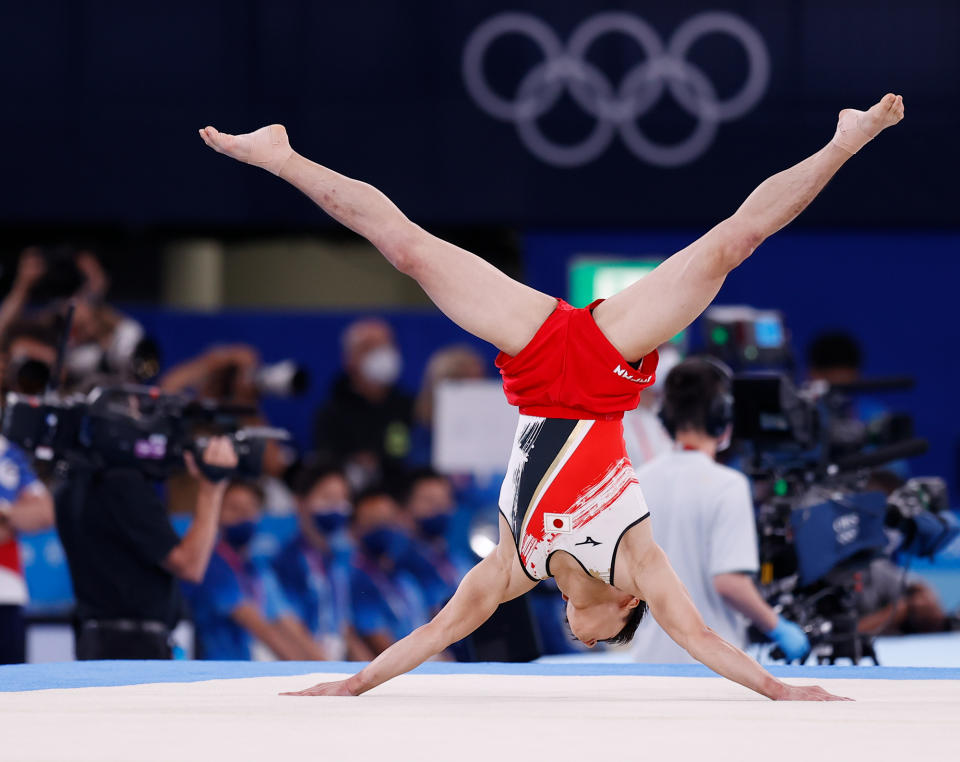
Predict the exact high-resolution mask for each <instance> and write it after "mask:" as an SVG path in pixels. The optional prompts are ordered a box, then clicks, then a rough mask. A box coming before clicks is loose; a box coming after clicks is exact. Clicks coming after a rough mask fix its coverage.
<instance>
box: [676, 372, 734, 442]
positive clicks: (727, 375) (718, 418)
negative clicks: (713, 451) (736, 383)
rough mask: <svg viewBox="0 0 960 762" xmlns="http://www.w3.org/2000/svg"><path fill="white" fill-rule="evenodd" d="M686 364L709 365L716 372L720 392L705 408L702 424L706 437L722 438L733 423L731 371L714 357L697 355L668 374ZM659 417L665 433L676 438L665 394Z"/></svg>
mask: <svg viewBox="0 0 960 762" xmlns="http://www.w3.org/2000/svg"><path fill="white" fill-rule="evenodd" d="M687 363H690V364H693V363H699V364H704V365H709V366H710V367H711V368H713V370H714V371H716V373H717V376H718V378H719V379H720V381H721V384H722V390H721V391H720V392H718V393H717V394H715V395H714V396H713V398H712V399H711V400H710V404H709V405H708V406H707V418H706V421H705V422H704V428H705V430H706V433H707V435H708V436H711V437H713V438H715V439H717V438H719V437H721V436H723V432H724V431H725V430H726V428H727V426H729V425H730V424H731V423H733V394H732V393H731V389H732V386H733V371H732V370H730V367H729V366H728V365H727V364H726V363H724V362H722V361H720V360H718V359H717V358H716V357H711V356H710V355H699V356H697V357H688V358H687V359H686V360H684V361H683V362H681V363H680V364H679V365H676V366H674V368H673V370H671V371H670V373H673V372H674V371H675V370H676V369H677V368H682V367H683V365H684V364H687ZM669 377H670V375H669V374H668V375H667V378H668V379H669ZM659 415H660V421H661V423H663V427H664V428H665V429H666V430H667V433H668V434H670V437H671V438H676V436H677V426H676V415H675V414H674V411H673V409H672V406H671V405H670V402H669V399H668V397H667V395H666V393H665V394H664V400H663V406H662V407H661V408H660V414H659Z"/></svg>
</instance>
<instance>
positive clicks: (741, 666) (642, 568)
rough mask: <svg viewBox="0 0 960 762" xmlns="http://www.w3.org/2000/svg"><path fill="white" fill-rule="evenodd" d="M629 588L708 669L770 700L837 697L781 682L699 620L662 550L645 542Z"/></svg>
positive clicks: (838, 698)
mask: <svg viewBox="0 0 960 762" xmlns="http://www.w3.org/2000/svg"><path fill="white" fill-rule="evenodd" d="M632 586H634V587H635V589H634V590H625V592H628V593H631V594H633V595H637V596H638V597H640V598H642V599H643V600H645V601H646V602H647V605H648V606H649V607H650V613H652V614H653V617H654V619H656V620H657V623H658V624H659V625H660V626H661V627H662V628H663V629H664V631H666V633H667V634H668V635H669V636H670V637H671V638H673V640H675V641H676V642H677V644H678V645H679V646H681V647H682V648H683V649H685V650H686V651H687V652H688V653H689V654H690V655H691V656H692V657H693V658H694V659H696V660H697V661H699V662H702V663H703V664H705V665H707V666H708V667H709V668H710V669H712V670H713V671H714V672H716V673H718V674H720V675H723V676H724V677H726V678H728V679H729V680H733V681H734V682H737V683H740V685H743V686H746V687H747V688H750V689H751V690H754V691H756V692H757V693H760V694H762V695H764V696H766V697H767V698H770V699H773V700H775V701H842V700H844V699H842V698H841V697H839V696H834V695H833V694H831V693H828V692H827V691H825V690H823V688H820V687H818V686H796V685H787V684H786V683H783V682H781V681H780V680H777V678H775V677H774V676H773V675H771V674H770V673H769V672H767V671H766V670H765V669H764V668H763V667H761V666H760V665H759V664H758V663H757V662H756V661H754V660H753V659H751V658H750V657H749V656H747V655H746V654H745V653H744V652H743V651H741V650H740V649H739V648H735V647H734V646H732V645H730V644H729V643H727V641H725V640H724V639H723V638H721V637H720V636H719V635H717V633H715V632H714V631H713V630H711V629H710V628H709V627H707V625H706V624H705V623H704V621H703V618H702V617H701V616H700V612H699V611H697V609H696V607H695V606H694V605H693V601H692V600H690V595H689V593H687V590H686V588H685V587H684V586H683V583H682V582H681V581H680V578H679V577H677V574H676V572H674V570H673V567H671V566H670V562H669V561H668V560H667V555H666V554H665V553H664V552H663V550H662V549H661V548H660V546H659V545H657V544H656V543H651V544H650V547H649V548H648V549H647V550H646V552H645V553H644V556H643V561H642V563H641V564H640V565H639V571H638V572H637V573H636V574H635V575H634V580H633V584H632Z"/></svg>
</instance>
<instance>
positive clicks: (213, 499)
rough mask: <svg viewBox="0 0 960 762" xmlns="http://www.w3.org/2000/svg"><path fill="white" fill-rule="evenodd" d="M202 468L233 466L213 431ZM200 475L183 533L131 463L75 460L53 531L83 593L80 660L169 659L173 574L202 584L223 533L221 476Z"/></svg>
mask: <svg viewBox="0 0 960 762" xmlns="http://www.w3.org/2000/svg"><path fill="white" fill-rule="evenodd" d="M202 460H203V463H204V468H207V469H214V470H218V469H222V470H227V469H232V468H234V467H235V466H236V465H237V456H236V453H235V452H234V449H233V445H232V444H231V442H230V440H229V439H228V438H226V437H214V438H213V439H211V440H210V443H209V444H208V446H207V447H206V449H205V451H204V452H203V455H202ZM185 461H186V465H187V469H188V471H189V472H190V474H191V475H192V476H193V477H194V478H195V479H196V480H197V481H198V482H199V489H198V493H197V502H196V514H195V516H194V519H193V522H192V523H191V525H190V528H189V529H188V530H187V532H186V534H185V535H184V536H183V539H181V538H180V537H179V536H178V535H177V533H176V532H175V531H174V529H173V526H172V525H171V524H170V520H169V518H168V516H167V511H166V508H165V506H164V504H163V502H162V501H161V500H160V498H159V497H158V495H157V491H156V485H155V484H154V483H153V482H152V481H151V480H150V479H149V478H148V477H147V476H146V475H145V474H144V473H143V472H142V471H140V470H138V469H134V468H120V467H106V468H92V467H87V468H83V467H77V468H73V469H71V472H70V475H69V478H68V480H67V481H66V482H65V483H64V484H63V485H62V487H61V489H60V490H58V494H57V499H56V518H57V529H58V531H59V533H60V539H61V542H62V543H63V547H64V550H65V551H66V555H67V563H68V565H69V567H70V574H71V577H72V579H73V588H74V593H75V595H76V599H77V611H76V618H77V622H76V626H77V642H76V653H77V658H78V659H169V658H171V655H172V653H171V648H170V643H169V638H170V631H171V629H172V628H173V627H174V626H175V625H176V623H177V620H178V619H179V613H180V597H179V586H178V584H177V578H179V579H183V580H188V581H191V582H199V581H200V580H202V579H203V576H204V574H205V572H206V569H207V564H208V563H209V561H210V555H211V553H212V552H213V546H214V542H215V540H216V537H217V525H218V520H219V514H220V506H221V502H222V499H223V493H224V489H225V481H218V482H214V481H211V480H210V479H209V478H207V477H206V476H205V475H204V474H203V473H202V472H201V470H200V468H199V467H198V465H197V463H196V461H195V460H194V458H193V457H192V456H191V455H190V454H189V453H188V454H187V455H186V456H185Z"/></svg>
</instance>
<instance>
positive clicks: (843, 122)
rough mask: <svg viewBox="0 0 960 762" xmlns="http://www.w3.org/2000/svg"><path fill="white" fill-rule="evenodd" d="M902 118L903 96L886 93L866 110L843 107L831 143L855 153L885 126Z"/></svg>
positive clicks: (885, 127) (891, 124)
mask: <svg viewBox="0 0 960 762" xmlns="http://www.w3.org/2000/svg"><path fill="white" fill-rule="evenodd" d="M901 119H903V96H902V95H894V94H893V93H887V94H886V95H884V96H883V98H881V99H880V102H879V103H877V104H875V105H873V106H871V107H870V108H869V109H868V110H867V111H857V110H856V109H852V108H845V109H844V110H843V111H841V112H840V120H839V122H838V123H837V134H836V135H834V136H833V141H832V142H833V144H834V145H836V146H839V147H840V148H842V149H844V150H845V151H849V152H850V153H856V152H857V151H859V150H860V149H861V148H863V147H864V146H865V145H866V144H867V143H868V142H870V141H871V140H873V139H874V138H875V137H876V136H877V135H879V134H880V133H881V132H882V131H883V130H885V129H887V127H892V126H893V125H895V124H896V123H897V122H899V121H900V120H901Z"/></svg>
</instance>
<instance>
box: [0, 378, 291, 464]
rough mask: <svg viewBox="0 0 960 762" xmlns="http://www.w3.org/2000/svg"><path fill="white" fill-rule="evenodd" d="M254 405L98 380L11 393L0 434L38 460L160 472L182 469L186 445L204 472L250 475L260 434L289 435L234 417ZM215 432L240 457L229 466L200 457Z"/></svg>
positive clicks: (258, 459) (259, 452) (262, 442)
mask: <svg viewBox="0 0 960 762" xmlns="http://www.w3.org/2000/svg"><path fill="white" fill-rule="evenodd" d="M255 412H256V411H254V410H253V409H250V408H245V407H239V406H232V407H227V406H223V405H216V404H213V403H208V402H204V401H198V400H192V399H189V398H187V397H184V396H181V395H170V394H161V393H160V392H159V391H158V390H157V389H154V388H151V387H143V386H113V387H100V388H96V389H94V390H93V391H91V392H90V393H89V394H87V395H72V396H67V397H63V396H60V395H58V394H56V393H54V392H47V393H46V394H44V395H42V396H26V395H21V394H16V393H10V394H9V395H7V400H6V406H5V408H4V415H3V434H4V436H6V437H7V438H8V439H9V440H11V441H13V442H16V443H17V444H18V445H20V446H21V447H23V448H24V449H25V450H26V451H27V452H30V453H32V454H34V455H35V456H36V457H37V458H38V459H40V460H44V461H55V462H65V463H68V464H71V465H90V466H94V467H134V468H138V469H140V470H141V471H142V472H144V473H145V474H147V475H148V476H150V477H151V478H157V479H162V478H165V477H167V476H169V475H170V474H171V473H173V472H175V471H178V470H180V469H182V468H183V455H184V453H185V452H192V453H194V455H195V456H196V459H197V463H198V465H199V467H200V468H201V470H203V471H204V473H205V474H206V475H207V476H208V477H209V478H211V479H215V480H218V479H222V478H224V477H225V476H228V475H230V474H236V475H237V476H240V477H247V478H253V477H257V476H259V475H260V470H261V463H262V460H263V451H264V448H265V446H266V443H267V441H268V440H270V439H276V440H286V439H289V434H288V433H287V432H286V431H284V430H282V429H274V428H267V427H248V426H242V425H240V421H241V420H242V419H243V418H244V417H247V416H250V415H253V414H254V413H255ZM215 435H226V436H228V437H229V438H230V440H231V441H232V442H233V446H234V449H235V450H236V453H237V457H238V459H239V462H238V464H237V467H236V468H235V469H234V470H233V471H231V472H227V471H225V470H223V469H217V468H214V467H210V466H206V465H205V464H204V463H203V461H202V458H201V457H200V453H202V451H203V449H204V448H205V447H206V444H207V442H208V441H209V439H210V437H212V436H215Z"/></svg>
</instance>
